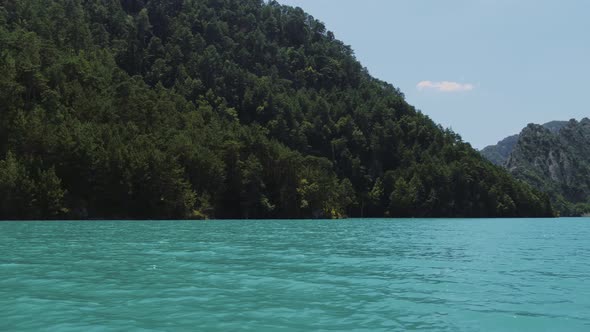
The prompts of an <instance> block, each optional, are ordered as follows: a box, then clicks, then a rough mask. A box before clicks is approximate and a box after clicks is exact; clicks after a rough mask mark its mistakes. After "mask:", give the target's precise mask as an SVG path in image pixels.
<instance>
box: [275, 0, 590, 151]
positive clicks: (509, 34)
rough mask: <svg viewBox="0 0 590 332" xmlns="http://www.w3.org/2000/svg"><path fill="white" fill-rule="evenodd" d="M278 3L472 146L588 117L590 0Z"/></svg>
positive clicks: (314, 0) (325, 0) (321, 0)
mask: <svg viewBox="0 0 590 332" xmlns="http://www.w3.org/2000/svg"><path fill="white" fill-rule="evenodd" d="M279 2H280V3H283V4H288V5H293V6H299V7H301V8H303V9H304V10H305V11H306V12H308V13H310V14H311V15H313V16H314V17H315V18H317V19H319V20H320V21H323V22H324V23H325V24H326V26H327V28H328V29H329V30H331V31H333V32H334V34H335V35H336V38H338V39H340V40H342V41H343V42H344V43H345V44H348V45H351V46H352V48H353V50H354V51H355V54H356V57H357V58H358V59H359V61H360V62H361V63H362V64H363V65H364V66H366V67H367V68H368V69H369V72H370V73H371V74H372V75H373V76H375V77H377V78H380V79H382V80H385V81H387V82H390V83H392V84H393V85H394V86H396V87H399V88H400V89H401V90H402V91H403V92H404V93H405V95H406V97H407V100H408V101H409V102H410V104H412V105H414V106H416V107H417V108H418V109H420V110H422V112H424V113H425V114H428V115H429V116H430V117H431V118H432V119H434V120H435V121H436V122H438V123H441V124H442V125H443V126H445V127H451V128H452V129H453V130H455V131H456V132H458V133H459V134H461V136H462V137H463V139H464V140H465V141H467V142H470V143H472V144H473V146H474V147H476V148H482V147H484V146H486V145H489V144H495V143H496V142H497V141H498V140H500V139H502V138H504V137H506V136H508V135H511V134H515V133H518V132H519V131H520V130H521V129H522V128H523V127H525V126H526V124H528V123H531V122H534V123H544V122H548V121H551V120H569V119H571V118H577V119H580V118H582V117H590V107H589V103H588V96H590V93H589V92H590V91H589V88H590V1H586V0H562V1H559V0H279ZM420 82H422V83H421V84H420V85H419V83H420ZM441 82H454V83H441ZM455 83H457V84H455ZM439 90H444V91H439Z"/></svg>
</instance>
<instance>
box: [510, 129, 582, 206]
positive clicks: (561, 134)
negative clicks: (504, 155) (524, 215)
mask: <svg viewBox="0 0 590 332" xmlns="http://www.w3.org/2000/svg"><path fill="white" fill-rule="evenodd" d="M551 124H558V126H547V125H543V126H539V125H534V124H531V125H528V126H527V127H526V128H525V129H524V130H523V131H522V132H521V134H520V135H519V139H518V143H517V144H516V145H515V147H514V150H513V151H512V152H511V154H510V157H509V158H508V160H507V161H506V164H505V167H506V168H507V169H508V170H509V171H510V173H512V174H513V175H514V176H515V177H517V178H519V179H522V180H524V181H527V182H528V183H530V184H531V185H532V186H534V187H535V188H538V189H539V190H543V191H546V192H547V193H549V195H550V198H551V200H552V202H553V205H554V206H555V208H556V209H557V210H558V211H559V212H560V213H561V215H564V216H580V215H583V214H587V213H589V212H590V120H589V119H582V120H581V121H579V122H578V121H576V120H571V121H569V122H552V123H551Z"/></svg>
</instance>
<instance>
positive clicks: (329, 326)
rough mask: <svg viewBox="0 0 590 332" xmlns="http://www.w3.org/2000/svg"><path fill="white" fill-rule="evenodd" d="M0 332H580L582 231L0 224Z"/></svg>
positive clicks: (585, 276) (526, 225) (573, 223)
mask: <svg viewBox="0 0 590 332" xmlns="http://www.w3.org/2000/svg"><path fill="white" fill-rule="evenodd" d="M0 330H1V331H136V330H137V331H179V330H187V331H197V330H199V331H235V330H245V331H248V330H249V331H277V330H281V331H288V330H292V331H304V330H333V331H343V330H357V331H359V330H367V331H369V330H370V331H411V330H416V331H503V332H505V331H590V219H588V218H585V219H583V218H580V219H554V220H526V219H523V220H509V219H504V220H425V219H415V220H339V221H253V220H250V221H96V222H0Z"/></svg>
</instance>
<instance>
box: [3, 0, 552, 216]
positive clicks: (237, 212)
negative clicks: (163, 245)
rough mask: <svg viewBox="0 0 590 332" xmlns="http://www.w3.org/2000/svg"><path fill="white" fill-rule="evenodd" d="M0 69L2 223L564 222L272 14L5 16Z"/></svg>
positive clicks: (177, 3) (64, 8)
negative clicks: (175, 220) (159, 220)
mask: <svg viewBox="0 0 590 332" xmlns="http://www.w3.org/2000/svg"><path fill="white" fill-rule="evenodd" d="M403 47H404V46H403V45H400V51H403ZM0 59H1V61H0V219H32V218H43V219H45V218H49V219H51V218H142V219H143V218H204V217H210V218H307V217H341V216H355V217H360V216H364V217H381V216H391V217H407V216H413V217H429V216H439V217H448V216H452V217H484V216H485V217H496V216H550V215H552V214H553V212H552V208H551V206H550V203H549V200H548V197H547V196H546V195H545V194H542V193H540V192H538V191H536V190H534V189H532V188H531V187H530V186H528V185H526V184H524V183H522V182H520V181H516V180H514V179H513V178H511V177H510V176H509V175H508V173H507V172H506V171H504V170H503V169H501V168H500V167H497V166H494V165H492V164H491V163H489V162H487V161H486V160H484V158H483V157H481V156H480V155H479V153H477V152H476V151H475V150H473V149H472V148H471V147H470V145H469V144H466V143H464V142H462V140H461V138H460V137H459V136H458V135H456V134H455V133H453V132H451V131H449V130H445V129H443V128H442V127H440V126H438V125H436V124H434V123H433V122H432V121H431V120H430V119H429V118H428V117H427V116H425V115H423V114H422V113H420V112H418V111H416V110H415V109H414V108H413V107H412V106H410V105H408V104H407V103H406V102H405V100H404V96H403V94H402V93H401V92H400V91H398V90H397V89H396V88H394V87H393V86H391V85H390V84H388V83H385V82H382V81H379V80H377V79H374V78H372V77H371V76H369V74H368V73H367V71H366V70H365V69H364V68H363V67H362V65H361V64H359V62H358V61H357V60H356V59H355V57H354V55H353V52H352V50H351V48H350V47H348V46H346V45H344V44H343V43H342V42H340V41H338V40H336V39H335V38H334V35H333V34H332V33H331V32H329V31H327V30H326V27H325V26H324V25H323V24H322V23H321V22H319V21H317V20H315V19H314V18H312V17H311V16H309V15H307V14H306V13H305V12H303V10H301V9H298V8H291V7H286V6H281V5H279V4H277V3H276V2H274V1H273V2H270V3H264V2H262V1H260V0H184V1H182V0H160V1H150V0H143V1H142V0H121V1H119V0H0Z"/></svg>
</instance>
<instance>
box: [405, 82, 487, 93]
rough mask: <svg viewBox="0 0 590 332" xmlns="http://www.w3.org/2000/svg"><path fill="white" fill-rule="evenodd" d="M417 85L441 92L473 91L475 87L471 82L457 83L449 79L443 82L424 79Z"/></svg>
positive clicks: (422, 88) (424, 88)
mask: <svg viewBox="0 0 590 332" xmlns="http://www.w3.org/2000/svg"><path fill="white" fill-rule="evenodd" d="M416 87H417V88H418V90H436V91H439V92H465V91H471V90H473V89H474V88H475V86H474V85H473V84H469V83H465V84H463V83H457V82H449V81H442V82H432V81H422V82H419V83H418V84H417V85H416Z"/></svg>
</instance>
